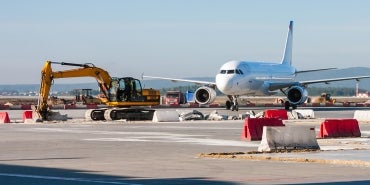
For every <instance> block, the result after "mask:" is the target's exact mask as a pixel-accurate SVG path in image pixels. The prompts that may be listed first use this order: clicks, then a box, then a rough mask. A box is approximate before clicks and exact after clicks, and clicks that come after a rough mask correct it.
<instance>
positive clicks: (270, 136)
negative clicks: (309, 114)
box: [258, 126, 320, 152]
mask: <svg viewBox="0 0 370 185" xmlns="http://www.w3.org/2000/svg"><path fill="white" fill-rule="evenodd" d="M302 149H313V150H319V149H320V147H319V144H318V143H317V139H316V134H315V127H311V126H286V127H270V126H265V127H263V135H262V141H261V144H260V145H259V146H258V151H260V152H270V151H276V150H302Z"/></svg>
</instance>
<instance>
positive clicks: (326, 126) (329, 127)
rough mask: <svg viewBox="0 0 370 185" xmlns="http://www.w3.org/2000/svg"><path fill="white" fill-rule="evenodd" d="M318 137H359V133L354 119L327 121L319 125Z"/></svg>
mask: <svg viewBox="0 0 370 185" xmlns="http://www.w3.org/2000/svg"><path fill="white" fill-rule="evenodd" d="M318 137H319V138H336V137H361V131H360V127H359V125H358V122H357V120H356V119H327V120H324V121H323V122H322V123H321V125H320V131H319V134H318Z"/></svg>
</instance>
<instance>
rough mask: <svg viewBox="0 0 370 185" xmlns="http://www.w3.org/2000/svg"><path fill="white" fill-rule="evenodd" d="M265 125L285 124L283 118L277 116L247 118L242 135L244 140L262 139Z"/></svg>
mask: <svg viewBox="0 0 370 185" xmlns="http://www.w3.org/2000/svg"><path fill="white" fill-rule="evenodd" d="M264 126H285V125H284V124H283V121H282V120H281V119H277V118H246V119H245V121H244V127H243V131H242V135H241V139H242V140H249V141H255V140H261V139H262V131H263V127H264Z"/></svg>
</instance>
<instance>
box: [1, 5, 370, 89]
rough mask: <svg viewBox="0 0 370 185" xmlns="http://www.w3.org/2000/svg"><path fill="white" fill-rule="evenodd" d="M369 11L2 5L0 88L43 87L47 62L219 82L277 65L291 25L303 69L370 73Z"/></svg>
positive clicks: (298, 62) (337, 7)
mask: <svg viewBox="0 0 370 185" xmlns="http://www.w3.org/2000/svg"><path fill="white" fill-rule="evenodd" d="M369 7H370V1H367V0H362V1H361V0H353V1H345V0H325V1H321V0H311V1H296V0H294V1H293V0H292V1H288V0H281V1H274V0H270V1H267V0H260V1H251V0H151V1H149V0H146V1H145V0H131V1H129V0H107V1H102V0H63V1H51V0H32V1H28V0H0V25H1V26H0V28H1V29H0V64H1V68H0V69H1V72H0V84H38V83H40V71H41V68H42V66H43V64H44V62H45V61H46V60H51V61H55V62H70V63H93V64H94V65H95V66H97V67H100V68H103V69H105V70H107V71H108V72H109V73H110V75H111V76H117V77H124V76H133V77H135V78H141V75H142V74H143V73H144V74H145V75H152V76H164V77H174V78H192V77H212V76H215V75H216V74H217V73H218V71H219V68H220V67H221V65H222V64H223V63H225V62H227V61H229V60H244V61H254V60H256V61H269V62H270V61H271V62H279V61H280V60H281V58H282V54H283V49H284V44H285V39H286V35H287V31H288V24H289V21H290V20H293V21H294V39H293V65H294V66H295V67H296V68H297V69H298V70H308V69H315V68H327V67H338V68H347V67H370V11H369ZM52 67H53V70H55V71H58V70H65V69H69V68H66V67H63V66H59V65H53V66H52ZM58 80H59V79H58ZM94 81H95V80H94V79H89V78H82V79H76V78H74V79H71V80H60V83H84V82H94Z"/></svg>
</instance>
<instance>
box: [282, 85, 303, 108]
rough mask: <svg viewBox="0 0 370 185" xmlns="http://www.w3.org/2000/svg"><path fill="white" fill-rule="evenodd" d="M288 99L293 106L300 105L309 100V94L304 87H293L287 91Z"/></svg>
mask: <svg viewBox="0 0 370 185" xmlns="http://www.w3.org/2000/svg"><path fill="white" fill-rule="evenodd" d="M286 92H287V98H288V100H289V102H290V103H291V104H293V105H300V104H302V103H304V102H305V101H306V100H307V97H308V92H307V90H306V89H305V88H304V87H302V86H292V87H290V88H289V89H288V90H287V91H286Z"/></svg>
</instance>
